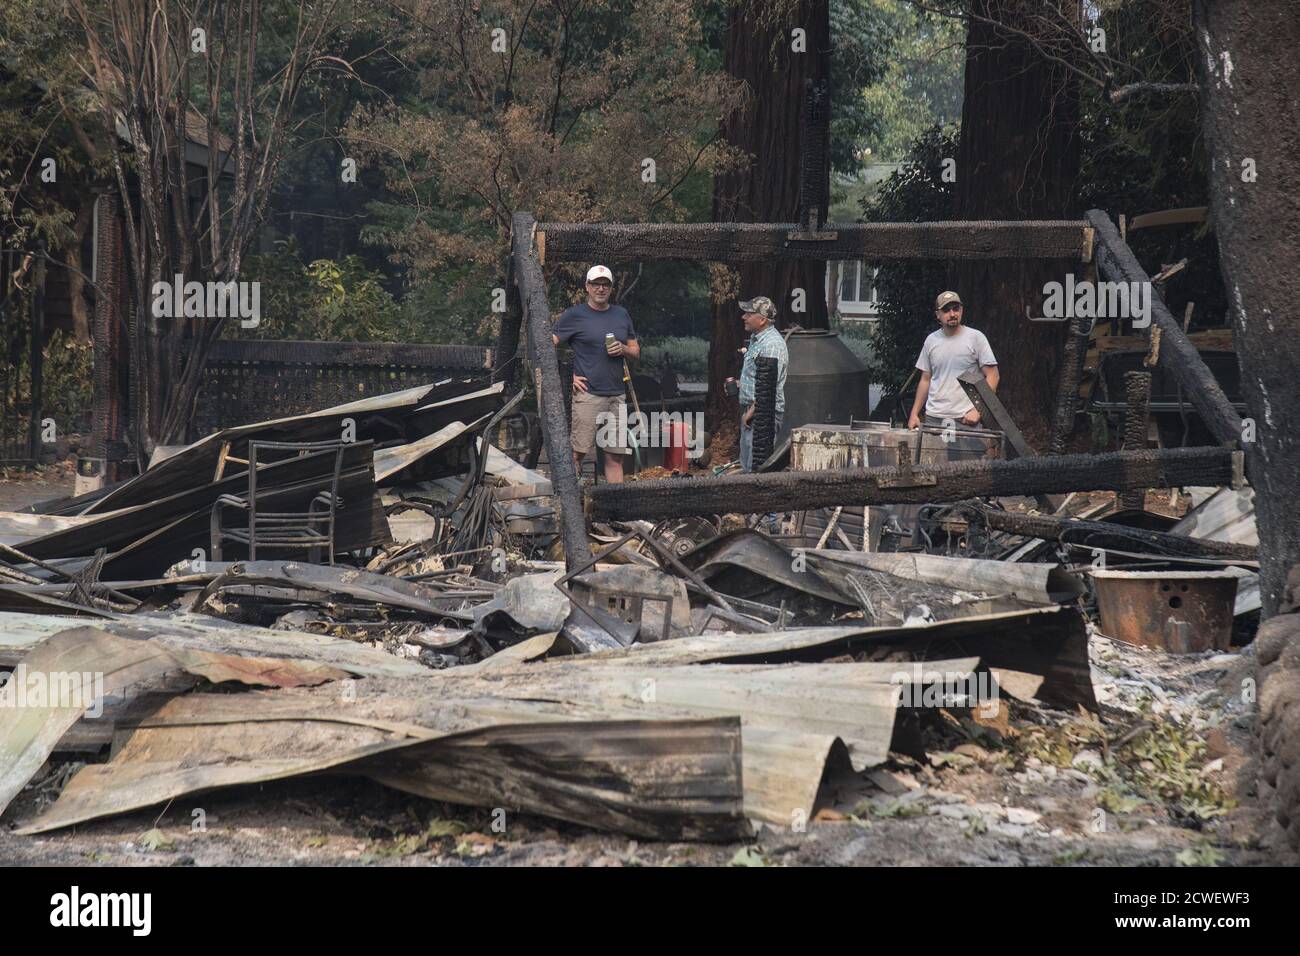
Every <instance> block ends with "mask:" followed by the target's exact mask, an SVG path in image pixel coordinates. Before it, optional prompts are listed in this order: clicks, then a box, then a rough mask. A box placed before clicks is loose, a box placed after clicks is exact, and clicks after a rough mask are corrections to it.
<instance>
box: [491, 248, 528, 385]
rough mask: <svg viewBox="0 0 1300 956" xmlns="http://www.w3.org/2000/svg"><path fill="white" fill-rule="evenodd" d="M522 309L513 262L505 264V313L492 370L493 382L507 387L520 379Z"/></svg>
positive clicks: (522, 362)
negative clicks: (503, 383) (502, 383)
mask: <svg viewBox="0 0 1300 956" xmlns="http://www.w3.org/2000/svg"><path fill="white" fill-rule="evenodd" d="M523 321H524V307H523V303H522V301H521V300H520V296H519V287H518V283H517V282H516V279H515V260H514V256H513V255H512V256H510V257H509V259H508V260H507V262H506V311H505V315H503V316H502V317H501V335H500V336H499V337H498V339H497V356H496V366H495V368H493V370H492V381H493V382H505V383H506V386H507V387H510V388H513V387H517V386H518V385H519V383H520V381H521V379H522V375H521V373H522V371H523V366H524V360H523V359H524V357H523V355H522V354H520V351H519V331H520V329H521V328H522V327H523Z"/></svg>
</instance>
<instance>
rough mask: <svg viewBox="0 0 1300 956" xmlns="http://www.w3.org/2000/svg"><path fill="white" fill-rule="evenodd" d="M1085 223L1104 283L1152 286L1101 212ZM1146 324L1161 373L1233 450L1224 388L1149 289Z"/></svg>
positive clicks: (1234, 427) (1233, 427)
mask: <svg viewBox="0 0 1300 956" xmlns="http://www.w3.org/2000/svg"><path fill="white" fill-rule="evenodd" d="M1088 223H1089V224H1090V225H1091V226H1092V227H1093V229H1094V230H1095V236H1096V244H1095V246H1094V249H1093V255H1094V258H1095V259H1096V262H1097V268H1098V270H1099V271H1100V272H1101V276H1102V278H1103V279H1106V280H1108V281H1111V282H1147V283H1149V282H1150V281H1151V277H1150V276H1149V275H1147V273H1146V270H1144V269H1143V268H1142V266H1141V265H1140V264H1139V263H1138V261H1137V257H1135V256H1134V255H1133V251H1132V250H1131V249H1129V247H1128V245H1127V244H1126V243H1125V242H1124V240H1123V239H1121V238H1120V235H1119V230H1117V229H1116V228H1115V225H1114V223H1112V222H1111V221H1110V217H1109V216H1108V215H1106V213H1104V212H1102V211H1101V210H1100V209H1092V210H1089V212H1088ZM1151 320H1152V322H1154V323H1155V325H1156V326H1158V327H1159V329H1160V332H1161V340H1160V362H1159V364H1160V368H1161V369H1163V370H1164V372H1165V374H1167V375H1169V376H1170V377H1171V378H1173V380H1174V381H1176V382H1178V384H1180V385H1182V387H1183V391H1184V392H1186V393H1187V397H1188V398H1189V399H1191V402H1192V404H1193V405H1194V406H1196V410H1197V411H1198V412H1199V413H1200V415H1201V419H1202V420H1203V421H1204V422H1205V425H1206V427H1207V428H1209V430H1210V434H1212V435H1213V436H1214V437H1215V440H1216V441H1219V442H1222V443H1223V444H1224V445H1227V446H1230V447H1236V446H1237V443H1238V442H1239V441H1240V440H1241V416H1240V415H1238V414H1237V410H1236V409H1235V408H1233V407H1232V403H1231V402H1230V401H1228V396H1227V395H1226V394H1224V391H1223V387H1222V386H1221V385H1219V382H1218V380H1217V379H1216V378H1215V377H1214V373H1213V372H1211V371H1210V368H1209V366H1208V365H1206V364H1205V360H1204V359H1202V358H1201V354H1200V353H1199V352H1198V351H1196V346H1195V345H1193V344H1192V342H1191V340H1190V339H1188V337H1187V335H1186V334H1185V333H1184V332H1183V326H1182V323H1180V322H1179V321H1178V320H1177V319H1176V318H1174V316H1173V314H1172V313H1171V312H1170V311H1169V308H1168V306H1166V305H1165V303H1164V300H1163V299H1161V298H1160V296H1159V295H1158V294H1157V292H1156V290H1155V288H1154V287H1153V288H1152V290H1151Z"/></svg>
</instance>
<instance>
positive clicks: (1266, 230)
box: [1194, 0, 1300, 616]
mask: <svg viewBox="0 0 1300 956" xmlns="http://www.w3.org/2000/svg"><path fill="white" fill-rule="evenodd" d="M1194 9H1195V19H1196V37H1197V41H1198V44H1199V46H1200V56H1198V57H1197V63H1198V69H1199V70H1200V80H1201V116H1202V129H1203V131H1204V133H1205V141H1206V152H1207V156H1208V158H1209V162H1208V163H1207V166H1208V167H1209V169H1210V201H1211V204H1212V210H1213V215H1214V227H1215V232H1216V233H1217V235H1218V239H1219V265H1220V268H1221V269H1222V271H1223V281H1224V286H1225V288H1226V289H1227V290H1228V291H1229V301H1230V302H1231V303H1232V306H1231V311H1232V318H1233V329H1234V341H1235V344H1236V350H1237V359H1238V361H1239V362H1240V364H1241V390H1242V395H1243V397H1244V399H1245V401H1246V407H1247V409H1248V415H1247V419H1246V421H1245V423H1243V424H1244V425H1245V427H1244V428H1243V429H1242V432H1241V433H1240V438H1241V440H1242V447H1243V448H1244V449H1245V452H1246V457H1247V465H1248V472H1249V474H1250V479H1251V485H1252V486H1253V487H1254V489H1255V513H1256V515H1257V516H1258V521H1259V552H1260V560H1261V568H1260V595H1261V598H1262V600H1263V604H1264V614H1265V616H1268V615H1271V614H1274V613H1276V612H1277V608H1278V603H1279V602H1280V601H1281V599H1282V594H1283V588H1284V586H1285V582H1286V574H1287V571H1288V569H1289V568H1291V567H1292V566H1294V565H1295V564H1297V563H1300V521H1296V518H1295V494H1296V487H1295V482H1296V476H1297V475H1300V441H1296V437H1295V426H1294V424H1293V422H1294V417H1295V415H1296V410H1297V409H1298V408H1300V377H1297V375H1296V367H1297V366H1298V365H1300V313H1297V311H1296V308H1295V303H1296V302H1297V301H1300V269H1298V268H1297V261H1296V259H1297V257H1296V236H1295V231H1296V223H1297V221H1300V205H1298V204H1297V193H1296V184H1297V183H1300V155H1297V153H1296V150H1295V143H1296V140H1297V137H1300V115H1298V114H1297V112H1296V109H1295V93H1296V90H1297V88H1300V68H1298V67H1297V65H1296V59H1295V51H1296V49H1297V45H1298V44H1300V11H1298V10H1297V4H1296V3H1294V2H1288V0H1250V2H1246V0H1218V2H1215V3H1209V2H1207V0H1197V2H1196V3H1195V6H1194ZM1216 437H1218V436H1216Z"/></svg>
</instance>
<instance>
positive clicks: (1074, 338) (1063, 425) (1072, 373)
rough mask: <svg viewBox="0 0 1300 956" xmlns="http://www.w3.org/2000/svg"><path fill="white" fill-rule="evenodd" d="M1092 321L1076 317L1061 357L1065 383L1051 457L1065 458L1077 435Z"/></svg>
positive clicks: (1059, 396) (1054, 423)
mask: <svg viewBox="0 0 1300 956" xmlns="http://www.w3.org/2000/svg"><path fill="white" fill-rule="evenodd" d="M1091 323H1092V320H1091V319H1086V318H1083V317H1081V316H1076V317H1075V318H1074V319H1073V320H1072V321H1071V323H1070V334H1069V336H1068V337H1067V338H1066V340H1065V351H1064V353H1063V355H1062V357H1061V380H1060V383H1059V387H1058V388H1057V391H1056V415H1055V417H1054V418H1053V419H1052V437H1051V440H1050V441H1049V443H1048V454H1051V455H1064V454H1065V452H1066V449H1067V448H1068V447H1069V442H1070V436H1071V435H1072V434H1074V416H1075V413H1076V412H1077V411H1078V409H1079V379H1080V378H1081V377H1082V376H1083V363H1084V360H1085V358H1086V357H1087V354H1088V334H1089V331H1090V329H1089V326H1090V325H1091Z"/></svg>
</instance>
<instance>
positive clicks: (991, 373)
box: [980, 365, 1002, 392]
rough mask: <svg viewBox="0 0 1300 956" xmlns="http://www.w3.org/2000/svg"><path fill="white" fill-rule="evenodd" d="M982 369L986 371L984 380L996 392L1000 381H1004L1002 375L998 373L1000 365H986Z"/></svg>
mask: <svg viewBox="0 0 1300 956" xmlns="http://www.w3.org/2000/svg"><path fill="white" fill-rule="evenodd" d="M980 371H981V372H983V373H984V381H986V382H988V383H989V388H991V389H993V391H995V392H996V391H997V390H998V382H1000V381H1002V377H1001V376H1000V375H998V367H997V366H996V365H985V366H984V367H983V368H981V369H980Z"/></svg>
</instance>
